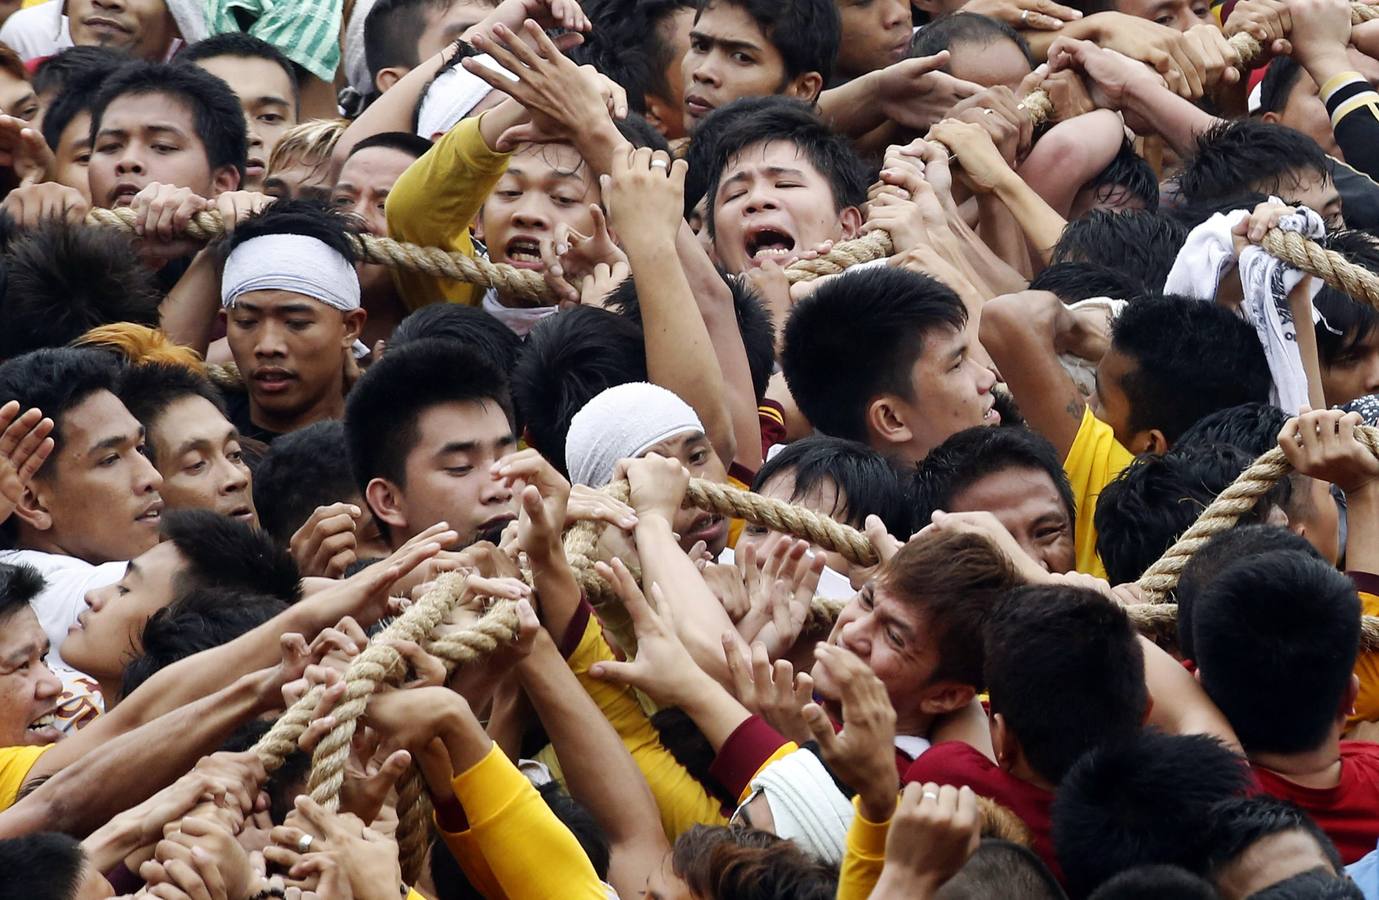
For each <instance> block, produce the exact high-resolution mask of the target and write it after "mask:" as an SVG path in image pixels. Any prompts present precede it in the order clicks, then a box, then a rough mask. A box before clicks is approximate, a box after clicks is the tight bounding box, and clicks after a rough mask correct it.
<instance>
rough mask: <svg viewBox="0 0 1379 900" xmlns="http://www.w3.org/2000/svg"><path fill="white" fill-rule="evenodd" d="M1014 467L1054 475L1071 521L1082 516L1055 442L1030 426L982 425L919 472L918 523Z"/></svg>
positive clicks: (942, 447)
mask: <svg viewBox="0 0 1379 900" xmlns="http://www.w3.org/2000/svg"><path fill="white" fill-rule="evenodd" d="M1011 469H1033V470H1035V471H1038V472H1043V473H1044V474H1045V475H1047V476H1049V479H1050V480H1051V481H1053V486H1054V489H1055V490H1057V491H1058V499H1059V500H1061V501H1062V502H1063V509H1064V510H1065V511H1066V512H1067V513H1068V522H1069V523H1071V522H1072V521H1073V520H1074V519H1076V518H1077V503H1076V501H1075V500H1074V499H1073V489H1072V485H1071V484H1069V482H1068V473H1067V472H1066V471H1065V470H1064V469H1063V460H1062V457H1061V456H1060V455H1059V453H1058V451H1057V450H1056V449H1054V446H1053V444H1050V443H1049V442H1048V440H1047V439H1046V438H1045V437H1044V436H1043V435H1041V434H1039V433H1038V432H1037V431H1031V430H1030V429H1028V428H986V427H982V426H977V427H975V428H967V429H964V430H963V431H959V432H958V433H956V434H954V435H952V436H951V437H949V438H948V439H947V440H945V441H944V442H943V443H942V444H939V445H938V446H937V447H935V448H934V449H933V450H930V451H929V455H928V456H926V457H925V458H924V461H923V462H922V463H920V464H919V467H918V469H916V470H915V476H914V492H915V522H916V524H918V525H924V524H927V523H928V521H929V519H930V517H931V516H932V515H933V514H934V511H935V510H939V509H945V510H946V509H948V507H949V505H950V504H952V502H953V498H954V497H955V496H957V495H958V494H961V493H962V492H963V491H965V490H967V489H968V488H970V487H971V486H972V485H973V484H975V483H976V482H978V481H980V480H981V479H983V478H986V477H987V476H988V475H995V474H996V473H998V472H1006V471H1009V470H1011ZM892 533H894V532H892Z"/></svg>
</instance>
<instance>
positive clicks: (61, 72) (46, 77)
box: [29, 46, 134, 119]
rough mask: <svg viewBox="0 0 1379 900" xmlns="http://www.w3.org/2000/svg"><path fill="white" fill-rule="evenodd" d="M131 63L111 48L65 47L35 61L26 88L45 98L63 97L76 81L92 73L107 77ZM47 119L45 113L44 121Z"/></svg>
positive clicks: (120, 51) (128, 58)
mask: <svg viewBox="0 0 1379 900" xmlns="http://www.w3.org/2000/svg"><path fill="white" fill-rule="evenodd" d="M133 60H134V57H132V56H130V55H129V54H128V53H126V52H124V51H123V50H115V49H113V48H111V47H97V46H76V47H67V48H65V49H63V50H59V51H58V52H56V53H54V54H53V55H52V56H49V57H47V58H45V59H41V60H39V62H38V65H37V67H36V68H35V69H34V76H33V79H32V81H30V83H29V86H30V87H32V88H33V89H34V93H36V94H45V93H47V92H49V91H57V92H59V93H60V94H61V93H66V92H67V90H68V88H69V87H70V86H71V85H72V83H73V80H74V79H76V78H80V77H82V76H84V75H86V74H87V73H90V72H93V71H94V72H101V73H105V74H109V73H110V72H113V71H114V70H116V69H118V68H119V67H120V66H122V65H124V64H125V63H127V62H132V61H133ZM49 108H51V107H49ZM47 115H48V114H47V113H46V112H45V113H44V118H45V119H46V118H47Z"/></svg>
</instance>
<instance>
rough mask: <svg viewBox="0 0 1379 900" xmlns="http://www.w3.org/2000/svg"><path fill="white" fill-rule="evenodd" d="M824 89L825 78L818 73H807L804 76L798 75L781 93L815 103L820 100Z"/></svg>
mask: <svg viewBox="0 0 1379 900" xmlns="http://www.w3.org/2000/svg"><path fill="white" fill-rule="evenodd" d="M823 89H824V76H822V75H820V74H819V73H818V72H805V73H804V74H803V75H796V76H795V78H794V80H793V81H791V82H790V83H789V84H787V85H786V86H785V90H784V91H782V92H781V93H783V94H785V96H787V97H798V98H799V99H801V100H808V101H809V102H810V103H813V102H814V101H815V100H817V99H819V92H820V91H822V90H823Z"/></svg>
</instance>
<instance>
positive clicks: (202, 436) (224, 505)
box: [149, 395, 258, 525]
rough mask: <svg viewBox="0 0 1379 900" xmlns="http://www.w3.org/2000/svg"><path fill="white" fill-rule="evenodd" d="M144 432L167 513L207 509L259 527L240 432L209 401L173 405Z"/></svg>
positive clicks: (185, 400) (181, 401) (191, 397)
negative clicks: (148, 438)
mask: <svg viewBox="0 0 1379 900" xmlns="http://www.w3.org/2000/svg"><path fill="white" fill-rule="evenodd" d="M149 430H150V432H151V436H152V441H153V451H154V452H153V457H154V459H156V460H158V471H159V472H160V473H162V475H163V491H162V494H163V502H164V503H165V504H167V508H168V509H209V510H211V511H213V512H217V513H220V514H221V515H222V516H229V517H230V518H232V519H238V520H240V521H241V522H244V523H246V524H248V525H257V524H258V517H257V516H256V515H255V514H254V496H253V490H252V488H251V484H252V481H251V478H250V474H249V466H248V465H247V464H246V463H245V462H244V453H243V451H241V450H240V446H239V430H238V429H236V428H235V426H234V425H232V424H230V421H229V420H228V419H226V418H225V416H223V415H221V412H220V410H218V409H216V408H215V406H214V405H213V404H212V403H211V402H210V401H209V400H207V399H206V398H205V397H198V396H195V395H189V396H186V397H182V398H181V399H179V400H174V401H173V402H172V403H170V404H168V406H167V408H166V409H164V410H163V412H162V413H161V414H160V415H159V416H158V418H157V419H156V420H155V421H154V422H152V423H150V426H149Z"/></svg>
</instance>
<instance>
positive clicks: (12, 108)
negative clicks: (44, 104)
mask: <svg viewBox="0 0 1379 900" xmlns="http://www.w3.org/2000/svg"><path fill="white" fill-rule="evenodd" d="M0 113H4V114H5V115H7V116H14V117H15V118H16V119H23V120H24V121H25V122H30V123H32V122H33V121H34V120H35V119H36V118H38V113H39V103H38V95H37V94H35V93H34V89H33V87H32V86H31V85H30V84H29V83H28V82H27V81H25V80H24V79H22V78H16V77H14V76H13V75H11V74H10V73H9V72H6V71H4V70H2V69H0Z"/></svg>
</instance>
